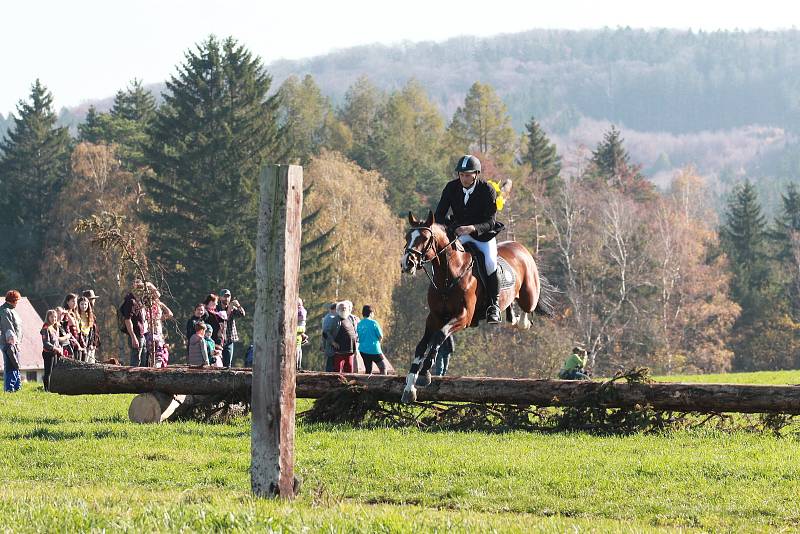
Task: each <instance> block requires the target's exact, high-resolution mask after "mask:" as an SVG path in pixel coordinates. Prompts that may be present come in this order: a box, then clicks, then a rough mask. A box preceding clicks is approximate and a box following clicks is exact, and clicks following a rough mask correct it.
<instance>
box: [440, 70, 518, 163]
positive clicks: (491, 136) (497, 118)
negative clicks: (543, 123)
mask: <svg viewBox="0 0 800 534" xmlns="http://www.w3.org/2000/svg"><path fill="white" fill-rule="evenodd" d="M448 132H449V134H450V137H451V143H452V145H453V148H454V149H456V150H457V151H458V152H459V153H466V152H470V151H477V152H481V153H483V154H487V155H491V156H493V157H494V159H495V160H496V161H498V162H499V163H503V164H507V165H510V163H511V159H512V157H513V153H514V149H515V146H514V144H515V139H516V135H515V134H514V130H513V128H512V127H511V117H510V116H509V115H508V109H507V108H506V105H505V104H504V103H503V101H502V100H501V99H500V97H499V96H497V94H496V93H495V91H494V89H493V88H492V86H490V85H488V84H486V85H485V84H482V83H480V82H475V83H474V84H472V87H470V89H469V92H468V93H467V96H466V98H465V99H464V105H463V106H461V107H459V108H458V109H457V110H456V112H455V114H454V115H453V120H452V122H451V123H450V126H449V127H448Z"/></svg>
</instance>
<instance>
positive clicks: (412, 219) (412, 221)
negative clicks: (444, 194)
mask: <svg viewBox="0 0 800 534" xmlns="http://www.w3.org/2000/svg"><path fill="white" fill-rule="evenodd" d="M408 223H409V224H410V225H411V226H419V221H418V220H417V218H416V217H414V214H413V213H411V212H410V211H409V212H408Z"/></svg>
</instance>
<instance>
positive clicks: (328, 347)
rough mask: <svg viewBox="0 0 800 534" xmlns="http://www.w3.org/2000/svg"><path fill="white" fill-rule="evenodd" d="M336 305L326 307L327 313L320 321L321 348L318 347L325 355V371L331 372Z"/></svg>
mask: <svg viewBox="0 0 800 534" xmlns="http://www.w3.org/2000/svg"><path fill="white" fill-rule="evenodd" d="M337 317H338V316H337V315H336V303H335V302H332V303H331V304H330V306H328V313H327V315H325V317H324V318H323V319H322V346H321V347H320V348H321V350H322V352H323V353H324V354H325V371H327V372H329V373H331V372H333V356H334V354H335V353H336V351H335V350H334V348H333V344H332V343H331V342H332V341H333V337H332V335H333V333H334V330H333V329H334V326H335V324H336V322H337Z"/></svg>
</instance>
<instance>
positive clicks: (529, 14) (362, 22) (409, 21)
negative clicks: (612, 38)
mask: <svg viewBox="0 0 800 534" xmlns="http://www.w3.org/2000/svg"><path fill="white" fill-rule="evenodd" d="M798 21H800V7H795V5H794V2H791V1H787V0H783V1H776V0H761V1H759V2H734V1H732V0H727V1H719V0H714V1H706V0H693V1H688V0H669V1H666V0H618V1H617V0H606V1H600V0H548V1H546V2H541V1H539V0H535V1H534V0H517V1H509V0H463V1H460V2H454V1H450V0H393V1H382V0H371V1H365V0H337V1H332V0H327V1H321V2H311V1H306V0H283V1H281V2H274V1H272V2H268V1H261V2H256V1H245V0H227V1H224V2H213V1H210V0H160V1H156V0H135V1H133V0H131V1H128V2H121V1H118V0H70V1H65V0H47V1H44V0H24V1H22V0H0V113H3V115H7V114H8V112H9V111H13V110H15V106H16V103H17V102H18V101H19V99H21V98H26V97H27V95H28V93H29V90H30V86H31V83H32V82H33V81H34V80H35V79H36V78H37V77H38V78H40V79H41V80H42V82H43V83H44V84H45V85H46V86H47V87H48V88H49V89H50V90H51V91H52V92H53V94H54V97H55V104H56V108H57V109H58V108H60V107H61V106H74V105H77V104H79V103H81V102H82V101H85V100H90V99H97V98H105V97H108V96H112V95H113V94H114V93H115V92H116V91H117V90H118V89H121V88H124V87H125V86H126V85H127V83H128V82H129V81H130V80H131V79H133V78H140V79H142V80H143V81H144V83H146V84H147V83H155V82H159V81H162V80H164V79H166V78H167V77H168V76H169V75H170V74H171V73H173V72H174V69H175V65H176V64H178V63H179V62H180V61H181V60H182V58H183V51H184V50H186V49H187V48H189V47H191V46H192V45H193V44H194V43H196V42H198V41H201V40H203V39H204V38H205V37H207V36H208V35H209V34H211V33H214V34H216V35H217V36H220V37H225V36H228V35H232V36H234V37H235V38H237V39H238V40H239V41H241V42H242V43H244V44H245V45H246V46H247V47H248V48H250V49H251V50H252V51H253V52H255V53H256V54H258V55H260V56H261V58H262V59H263V60H264V62H265V63H269V62H271V61H273V60H276V59H281V58H288V59H297V58H303V57H309V56H314V55H320V54H324V53H326V52H328V51H330V50H333V49H341V48H346V47H349V46H354V45H359V44H368V43H385V44H392V43H398V42H402V41H431V40H432V41H442V40H445V39H447V38H450V37H455V36H459V35H467V34H472V35H478V36H490V35H495V34H498V33H512V32H519V31H524V30H529V29H534V28H563V29H585V28H602V27H611V28H616V27H618V26H631V27H634V28H681V29H687V28H692V29H695V30H697V29H703V30H717V29H745V30H746V29H754V28H763V29H785V28H791V27H793V26H795V25H797V24H798Z"/></svg>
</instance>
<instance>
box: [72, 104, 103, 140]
mask: <svg viewBox="0 0 800 534" xmlns="http://www.w3.org/2000/svg"><path fill="white" fill-rule="evenodd" d="M102 116H103V114H102V113H98V112H97V108H96V107H94V106H89V111H87V112H86V119H85V120H84V121H83V122H82V123H80V124H79V125H78V140H79V141H83V142H86V143H92V144H98V143H102V142H106V136H107V134H106V130H105V127H104V126H103V121H102Z"/></svg>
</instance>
